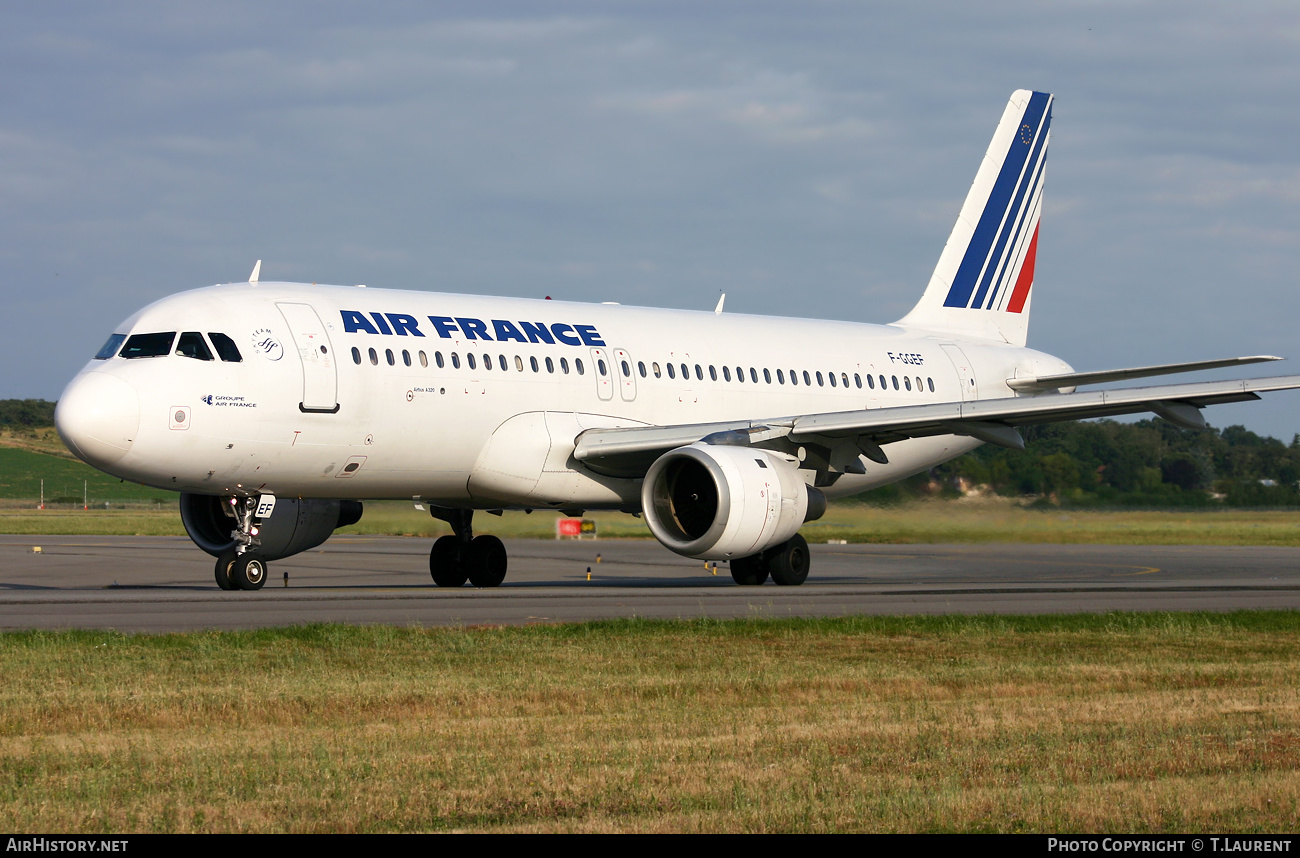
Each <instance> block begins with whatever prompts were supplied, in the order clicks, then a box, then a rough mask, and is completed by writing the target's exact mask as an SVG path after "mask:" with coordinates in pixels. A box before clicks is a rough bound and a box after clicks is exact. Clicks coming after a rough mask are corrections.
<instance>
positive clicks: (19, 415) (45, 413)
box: [0, 399, 55, 429]
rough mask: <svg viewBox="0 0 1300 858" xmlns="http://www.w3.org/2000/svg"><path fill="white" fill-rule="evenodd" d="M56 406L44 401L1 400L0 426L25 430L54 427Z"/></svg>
mask: <svg viewBox="0 0 1300 858" xmlns="http://www.w3.org/2000/svg"><path fill="white" fill-rule="evenodd" d="M54 405H55V403H53V402H47V401H46V400H44V399H0V426H10V427H14V426H17V427H22V428H24V429H37V428H40V427H42V426H53V425H54Z"/></svg>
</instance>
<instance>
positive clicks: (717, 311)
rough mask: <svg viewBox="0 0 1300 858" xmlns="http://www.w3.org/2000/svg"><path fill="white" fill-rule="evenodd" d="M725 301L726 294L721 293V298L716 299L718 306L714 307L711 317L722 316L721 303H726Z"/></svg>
mask: <svg viewBox="0 0 1300 858" xmlns="http://www.w3.org/2000/svg"><path fill="white" fill-rule="evenodd" d="M726 300H727V293H726V292H723V293H722V297H720V298H719V299H718V306H716V307H714V308H713V315H715V316H721V315H722V304H723V302H724V301H726Z"/></svg>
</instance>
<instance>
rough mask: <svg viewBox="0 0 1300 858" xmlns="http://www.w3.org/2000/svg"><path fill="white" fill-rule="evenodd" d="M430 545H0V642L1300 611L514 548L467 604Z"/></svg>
mask: <svg viewBox="0 0 1300 858" xmlns="http://www.w3.org/2000/svg"><path fill="white" fill-rule="evenodd" d="M429 544H430V543H429V540H426V539H414V538H390V537H358V536H346V537H336V538H334V539H331V540H330V541H329V542H327V543H326V544H325V545H324V546H322V547H321V548H318V549H314V550H312V551H307V552H304V553H302V554H299V555H297V556H295V557H291V558H288V559H286V560H281V561H277V562H275V563H272V564H271V566H270V580H269V581H268V583H267V585H266V587H265V588H264V589H262V590H259V591H256V592H223V591H221V590H219V589H217V586H216V584H215V583H214V582H213V577H212V565H213V561H212V560H211V558H209V557H208V556H207V555H206V554H204V553H202V552H201V551H199V550H198V549H197V548H195V547H194V545H193V544H192V543H191V542H190V541H189V540H188V539H185V538H184V537H111V536H80V537H79V536H45V537H33V536H0V629H6V630H12V629H51V628H103V629H117V630H120V631H127V632H135V631H148V632H161V631H187V630H196V629H236V628H257V627H266V626H283V625H293V624H298V623H308V622H343V623H393V624H401V625H411V624H417V625H477V624H515V623H534V622H563V621H573V620H588V619H598V618H607V617H632V616H637V617H667V618H676V617H789V616H838V615H844V614H945V613H961V614H975V613H1053V612H1073V611H1114V610H1122V611H1156V610H1160V611H1191V610H1212V611H1225V610H1235V609H1239V608H1285V609H1292V610H1295V609H1300V563H1298V562H1297V561H1298V560H1300V549H1295V548H1271V547H1216V546H1115V545H813V546H812V549H811V550H812V569H813V572H812V574H811V575H810V576H809V578H808V581H807V582H806V583H805V584H804V585H803V586H801V587H777V586H775V585H773V584H771V583H770V582H769V583H768V584H765V585H764V586H762V587H739V586H736V585H735V584H733V583H732V581H731V576H730V573H729V572H728V571H727V567H726V565H725V564H722V565H720V566H719V568H718V569H717V570H716V574H714V570H712V569H710V568H707V567H706V565H705V564H704V563H703V562H702V561H692V560H688V559H686V558H683V557H678V556H677V555H675V554H672V553H671V552H669V551H667V550H666V549H664V548H662V547H661V546H660V545H659V544H658V543H656V542H652V541H648V540H605V541H599V542H591V541H585V542H570V541H566V542H559V541H545V540H513V541H508V542H507V543H506V547H507V549H508V550H509V552H510V572H509V575H508V576H507V578H506V581H505V583H504V584H503V585H502V586H501V587H498V588H495V589H488V590H476V589H474V588H472V587H469V586H466V587H463V588H458V589H443V588H438V587H434V586H432V582H431V581H430V579H429V573H428V551H429ZM38 547H39V551H36V550H34V549H36V548H38ZM589 573H590V577H588V574H589ZM286 575H287V579H286V577H285V576H286Z"/></svg>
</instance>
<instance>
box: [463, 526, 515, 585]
mask: <svg viewBox="0 0 1300 858" xmlns="http://www.w3.org/2000/svg"><path fill="white" fill-rule="evenodd" d="M462 559H463V561H464V562H463V566H462V568H463V569H464V570H465V571H466V573H467V574H468V577H469V582H470V583H471V584H473V585H474V586H475V587H499V586H500V585H501V582H502V581H504V580H505V579H506V546H505V544H504V543H502V542H501V540H500V539H497V538H496V537H495V536H476V537H474V541H473V542H471V543H470V544H469V548H468V549H467V550H466V551H465V553H464V555H463V558H462Z"/></svg>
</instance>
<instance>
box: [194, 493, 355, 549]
mask: <svg viewBox="0 0 1300 858" xmlns="http://www.w3.org/2000/svg"><path fill="white" fill-rule="evenodd" d="M229 509H230V506H229V501H228V500H227V499H226V498H223V497H217V496H215V495H198V494H190V493H188V492H182V493H181V523H182V524H184V525H185V532H186V533H188V534H189V535H190V539H192V540H194V544H195V545H197V546H198V547H199V548H202V549H203V550H204V551H206V552H208V553H209V554H211V555H212V556H213V557H218V556H220V555H221V553H222V552H223V551H225V550H226V549H228V548H230V547H231V546H233V545H234V544H235V542H234V540H233V539H231V538H230V532H231V531H232V530H234V529H235V518H234V516H233V515H231V513H230V512H229ZM361 512H362V507H361V502H360V501H353V500H344V501H340V500H315V499H299V498H277V499H276V502H275V511H274V512H272V513H271V515H270V517H269V518H265V519H263V520H262V523H261V525H260V526H259V532H258V538H259V539H260V540H261V541H262V545H261V547H260V548H258V554H260V555H261V556H262V558H263V559H264V560H268V561H270V560H279V559H281V558H283V557H291V556H293V555H294V554H297V553H299V552H301V551H306V550H307V549H309V548H315V547H316V546H317V545H320V544H321V543H322V542H324V541H325V540H327V539H329V538H330V535H331V534H333V533H334V531H335V530H337V529H338V528H340V527H347V526H348V525H349V524H356V523H357V522H358V521H360V520H361Z"/></svg>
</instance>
